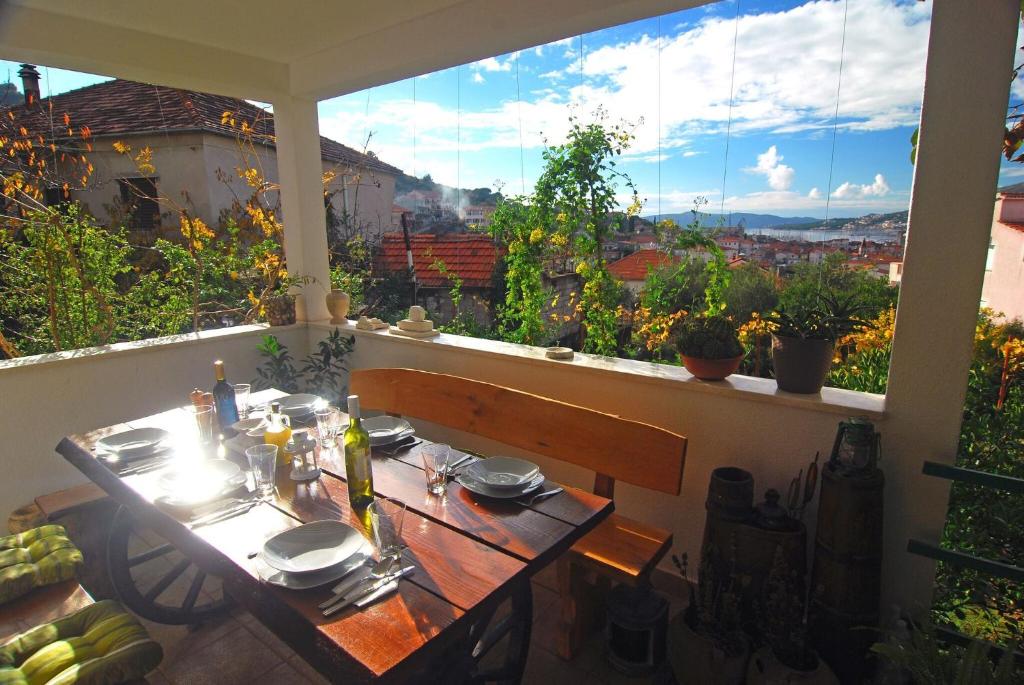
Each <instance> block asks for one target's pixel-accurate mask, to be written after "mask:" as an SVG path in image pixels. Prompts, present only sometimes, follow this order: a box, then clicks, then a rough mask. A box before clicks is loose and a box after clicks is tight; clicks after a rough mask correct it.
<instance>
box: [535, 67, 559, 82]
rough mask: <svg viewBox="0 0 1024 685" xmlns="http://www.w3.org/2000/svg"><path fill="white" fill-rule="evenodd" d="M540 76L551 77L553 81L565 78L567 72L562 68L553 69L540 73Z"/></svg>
mask: <svg viewBox="0 0 1024 685" xmlns="http://www.w3.org/2000/svg"><path fill="white" fill-rule="evenodd" d="M540 77H541V78H546V79H550V80H551V81H561V80H562V79H564V78H565V72H564V71H562V70H560V69H553V70H551V71H545V72H544V73H543V74H541V75H540Z"/></svg>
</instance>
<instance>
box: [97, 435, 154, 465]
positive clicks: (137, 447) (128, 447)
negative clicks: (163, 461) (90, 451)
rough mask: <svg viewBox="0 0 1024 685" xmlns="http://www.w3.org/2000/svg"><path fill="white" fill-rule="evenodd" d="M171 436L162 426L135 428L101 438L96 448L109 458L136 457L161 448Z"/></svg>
mask: <svg viewBox="0 0 1024 685" xmlns="http://www.w3.org/2000/svg"><path fill="white" fill-rule="evenodd" d="M169 437H171V434H170V433H168V432H167V431H165V430H163V429H162V428H135V429H133V430H128V431H124V432H122V433H115V434H113V435H108V436H106V437H104V438H100V439H99V440H97V441H96V450H97V452H100V453H101V454H103V456H105V457H107V458H108V459H115V460H124V459H135V458H137V457H142V456H147V455H149V454H152V453H153V452H156V451H157V450H159V449H161V448H162V447H163V443H164V441H165V440H167V439H168V438H169Z"/></svg>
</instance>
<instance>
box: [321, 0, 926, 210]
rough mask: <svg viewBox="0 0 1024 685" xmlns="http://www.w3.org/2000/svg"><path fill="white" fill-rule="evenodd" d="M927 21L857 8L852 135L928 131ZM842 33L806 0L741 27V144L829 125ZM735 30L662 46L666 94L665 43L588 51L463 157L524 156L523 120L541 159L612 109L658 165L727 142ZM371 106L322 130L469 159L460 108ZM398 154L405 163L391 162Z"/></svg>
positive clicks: (570, 42)
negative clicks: (490, 152)
mask: <svg viewBox="0 0 1024 685" xmlns="http://www.w3.org/2000/svg"><path fill="white" fill-rule="evenodd" d="M930 12H931V6H930V4H929V3H919V2H895V1H894V0H858V2H856V3H850V6H849V16H848V20H847V32H846V62H845V70H844V74H843V89H842V101H841V103H840V126H841V127H842V128H844V129H845V130H851V131H875V130H882V129H888V128H892V127H896V126H913V125H915V124H916V123H917V121H918V118H919V110H920V102H921V92H922V84H923V78H924V63H925V60H924V57H925V52H926V49H927V40H928V23H929V22H928V19H929V16H930ZM842 25H843V5H842V3H839V2H825V1H814V2H807V3H806V4H803V5H800V6H797V7H794V8H791V9H787V10H784V11H777V12H759V13H757V14H750V15H747V16H742V17H740V20H739V26H738V34H739V35H738V45H739V49H738V51H737V53H736V73H735V88H734V91H735V92H734V97H733V101H734V102H733V108H732V135H733V136H751V135H771V134H774V133H777V132H786V133H801V135H803V136H811V137H813V136H814V135H815V134H816V133H817V132H819V131H823V130H827V129H830V128H831V125H832V114H833V111H834V108H835V94H836V77H837V72H838V66H839V45H840V43H841V38H842ZM735 28H736V26H735V24H734V23H733V19H732V18H731V17H728V18H721V17H715V16H712V15H708V16H706V17H703V18H701V19H700V20H698V21H695V22H694V23H692V24H687V25H685V26H684V27H682V28H681V29H680V32H678V33H675V34H673V35H666V36H665V37H663V38H662V41H661V47H662V54H661V74H660V83H659V73H658V69H657V68H656V67H655V65H656V64H657V63H658V42H657V40H656V39H655V38H654V37H651V36H642V37H640V38H636V39H633V40H629V41H625V42H621V43H614V44H609V45H600V44H595V45H593V47H592V46H591V45H590V44H588V45H587V59H586V78H585V79H584V82H583V83H582V84H581V83H580V81H579V74H578V71H577V69H578V66H577V65H576V64H571V65H568V66H567V67H566V68H564V69H562V70H561V71H558V70H557V69H556V70H552V71H548V72H545V73H544V74H543V78H544V79H545V80H546V82H548V83H550V84H552V85H557V87H553V88H544V89H533V88H531V89H530V90H524V91H523V101H522V103H521V107H517V103H516V102H515V101H514V100H502V101H498V102H494V103H493V104H492V105H490V106H482V107H480V106H478V107H477V108H475V109H473V110H469V109H467V108H465V107H464V108H463V111H462V115H461V119H462V138H461V149H462V150H463V151H464V152H465V151H478V150H486V149H495V150H496V149H516V150H517V149H518V148H519V145H520V135H519V115H520V110H521V115H522V126H523V133H522V140H523V145H524V147H526V148H527V149H528V150H529V149H536V148H538V147H540V146H542V145H543V144H544V141H545V139H546V140H547V141H548V142H549V143H552V144H557V143H560V142H562V141H563V140H564V137H565V133H566V131H567V128H568V126H567V121H566V120H567V117H566V114H567V112H568V111H569V108H570V107H573V108H574V109H575V112H576V113H577V114H580V115H583V116H584V117H588V116H589V115H590V114H591V112H593V111H594V110H595V109H596V108H597V107H598V106H602V107H604V109H605V110H606V111H607V112H608V115H609V120H610V121H612V122H617V121H620V120H624V121H627V122H633V123H637V122H639V121H640V120H641V119H645V121H644V123H642V124H639V125H637V126H636V128H635V130H634V131H633V133H634V134H635V136H636V138H635V140H634V143H633V146H632V148H631V149H630V153H631V154H633V155H636V156H644V155H647V156H650V155H653V154H656V152H657V150H658V148H659V143H660V148H661V150H662V151H663V152H664V153H666V154H671V153H676V152H678V153H679V154H681V155H683V156H692V155H690V154H689V152H690V151H689V150H686V148H688V147H690V146H691V144H692V143H693V141H694V139H695V138H697V137H698V136H700V137H705V136H721V135H722V134H723V133H724V132H725V127H726V122H727V120H728V119H729V115H730V112H729V101H730V91H729V83H730V75H731V71H732V62H733V50H732V45H733V41H732V39H733V31H734V29H735ZM598 35H602V34H598ZM557 45H560V46H561V47H562V48H565V49H567V50H569V51H572V49H573V47H574V46H575V45H576V39H575V38H567V39H564V40H562V41H558V43H557ZM548 47H550V45H549V46H539V48H538V49H540V51H541V52H542V53H544V56H545V57H549V56H550V57H552V58H553V59H555V60H556V65H557V60H558V59H559V58H560V56H559V55H558V53H557V52H555V51H552V50H549V49H547V48H548ZM535 52H536V50H535ZM513 59H514V58H512V57H510V56H500V57H492V58H488V59H485V60H481V61H479V62H475V63H473V64H472V65H470V67H471V68H472V69H473V71H474V73H479V74H480V75H481V77H482V76H484V73H485V72H487V73H493V72H508V71H510V70H511V69H512V67H513V66H514V64H513ZM558 74H560V75H561V77H562V78H563V79H564V80H563V81H562V82H561V83H559V82H558V81H557V80H556V79H558V78H559V76H558ZM492 80H493V79H492ZM659 85H660V86H661V116H660V123H661V126H660V129H659V127H658V125H657V122H658V119H659V117H656V116H653V115H652V104H651V103H652V99H653V97H652V94H653V93H656V92H657V91H658V89H659ZM364 106H365V100H362V101H360V102H355V101H353V103H352V104H350V105H349V104H346V105H344V106H343V107H341V108H339V109H338V110H337V111H335V112H334V113H332V114H329V115H325V116H324V117H322V118H321V121H320V124H321V132H322V133H323V134H324V135H326V136H329V137H331V138H334V139H336V140H340V141H342V142H346V143H349V144H358V142H359V141H360V140H361V138H362V136H363V132H364V131H365V130H367V129H368V128H370V129H373V130H374V131H377V132H378V136H377V137H376V138H375V141H374V143H375V144H374V148H375V151H376V152H377V153H378V154H379V155H380V156H381V158H382V159H384V160H385V161H388V162H390V163H392V164H396V165H398V166H402V167H403V168H407V169H409V170H410V171H411V170H412V167H411V165H409V164H408V163H407V161H408V160H409V158H410V153H409V150H410V148H411V144H412V127H413V120H414V119H415V126H416V131H417V147H418V149H419V157H418V161H417V169H418V170H419V172H420V173H421V174H422V173H424V171H425V170H426V171H431V169H430V168H429V167H426V166H425V162H422V161H420V160H426V159H428V155H431V154H440V153H442V152H446V153H452V152H454V151H455V150H456V149H458V148H459V141H458V139H457V137H456V135H455V122H456V118H457V112H456V110H455V107H454V103H449V102H448V101H444V102H440V101H438V102H430V101H426V100H423V99H420V101H419V103H418V105H417V107H416V110H415V113H413V108H412V103H411V102H410V101H409V100H408V99H407V98H395V99H391V100H380V99H377V98H374V100H373V101H372V105H371V108H370V111H369V113H368V115H367V113H366V112H364ZM645 115H646V117H645ZM385 142H386V144H387V147H388V148H389V150H388V151H387V152H386V151H385V149H384V147H385V146H384V143H385ZM392 151H394V152H397V153H398V154H397V155H395V156H392V155H391V152H392ZM463 166H464V167H465V164H464V165H463ZM755 168H756V167H755ZM775 169H776V170H775V171H774V174H775V176H774V179H773V178H772V176H771V175H770V174H765V175H766V177H767V178H768V180H769V188H771V189H772V191H773V192H779V189H783V190H788V189H789V188H790V187H791V186H792V183H793V180H794V179H793V177H794V174H795V172H794V171H793V170H792V167H790V166H789V165H785V164H781V157H780V160H779V164H778V165H776V167H775ZM463 171H464V172H465V171H466V169H465V168H464V169H463ZM483 171H484V170H481V173H483ZM838 190H839V189H837V192H838ZM819 192H822V193H823V192H824V191H819ZM844 192H850V191H849V190H847V191H844ZM876 197H877V196H876ZM805 199H807V200H809V201H810V200H813V198H805Z"/></svg>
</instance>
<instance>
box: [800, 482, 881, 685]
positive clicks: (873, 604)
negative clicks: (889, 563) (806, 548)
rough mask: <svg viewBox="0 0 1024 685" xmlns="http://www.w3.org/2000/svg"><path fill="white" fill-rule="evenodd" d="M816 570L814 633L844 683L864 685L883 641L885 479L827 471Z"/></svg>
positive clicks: (820, 507) (812, 614)
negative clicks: (871, 656) (874, 649)
mask: <svg viewBox="0 0 1024 685" xmlns="http://www.w3.org/2000/svg"><path fill="white" fill-rule="evenodd" d="M821 476H822V477H821V495H820V497H821V499H820V500H819V503H818V527H817V532H816V534H815V541H814V564H813V567H812V571H811V593H810V600H811V605H810V614H809V621H810V631H809V632H810V636H811V640H812V642H813V644H814V647H815V649H817V650H818V653H819V654H821V655H822V656H823V657H824V658H825V660H826V661H828V663H829V664H830V665H831V666H832V668H833V670H834V671H835V672H836V674H838V675H839V677H840V679H841V680H842V681H843V682H844V683H860V682H861V681H862V679H863V677H864V676H865V675H866V673H867V669H868V668H869V666H870V664H869V662H868V661H867V656H868V649H869V648H870V647H871V644H872V643H873V642H874V641H875V640H876V639H877V637H878V635H877V633H876V632H874V631H871V630H863V628H865V627H877V626H878V619H879V613H878V612H879V602H880V601H881V581H882V513H883V490H884V485H885V478H884V476H883V475H882V472H881V471H880V470H879V469H874V470H873V471H867V472H865V473H863V474H854V475H839V474H838V473H837V472H836V471H835V470H834V469H832V468H831V467H829V466H828V465H826V466H825V468H824V469H822V474H821Z"/></svg>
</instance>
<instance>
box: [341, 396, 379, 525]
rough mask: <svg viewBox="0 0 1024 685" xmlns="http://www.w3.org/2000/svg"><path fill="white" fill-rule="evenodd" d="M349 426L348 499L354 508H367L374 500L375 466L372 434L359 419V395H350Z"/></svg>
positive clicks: (346, 458) (346, 457) (346, 449)
mask: <svg viewBox="0 0 1024 685" xmlns="http://www.w3.org/2000/svg"><path fill="white" fill-rule="evenodd" d="M348 417H349V424H348V428H347V429H345V436H344V443H345V479H346V480H347V481H348V501H349V502H351V503H352V508H353V509H365V508H366V507H368V506H369V505H370V503H371V502H373V466H372V465H371V463H370V434H369V433H367V432H366V429H365V428H363V422H362V421H360V419H359V396H358V395H349V396H348Z"/></svg>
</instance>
